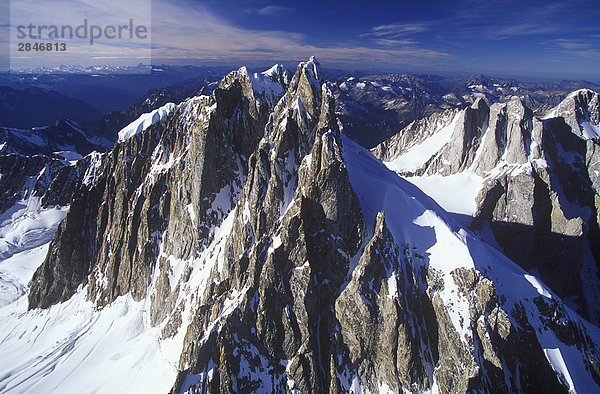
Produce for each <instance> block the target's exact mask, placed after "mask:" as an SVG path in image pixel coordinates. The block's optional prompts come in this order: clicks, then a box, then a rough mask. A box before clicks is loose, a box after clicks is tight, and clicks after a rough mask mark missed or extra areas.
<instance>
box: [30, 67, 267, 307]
mask: <svg viewBox="0 0 600 394" xmlns="http://www.w3.org/2000/svg"><path fill="white" fill-rule="evenodd" d="M259 104H260V102H259V101H257V100H256V99H255V97H254V96H253V92H252V86H251V85H250V82H249V79H248V74H247V72H246V71H245V69H241V70H240V71H238V72H234V73H232V74H230V75H229V76H227V77H226V78H225V79H224V80H223V81H222V83H221V86H220V87H219V88H218V89H217V90H215V92H214V93H213V95H212V96H210V97H206V96H201V97H198V98H194V99H190V100H188V101H186V102H185V103H183V104H182V105H181V106H180V107H179V108H178V109H177V110H176V111H175V113H174V114H173V115H172V116H171V117H169V118H167V119H166V120H165V121H164V122H160V123H158V124H155V125H153V126H151V127H150V128H148V129H147V130H146V131H145V132H144V133H142V134H140V135H138V136H135V137H133V138H131V139H129V140H127V141H125V142H123V143H120V144H118V145H117V146H116V147H115V148H114V149H113V150H112V151H111V152H109V153H107V154H105V155H102V156H99V157H97V161H96V162H95V163H94V164H93V165H92V166H90V168H89V169H88V174H87V175H86V176H85V179H84V181H83V182H82V183H81V184H80V185H79V187H78V190H77V192H76V195H77V197H76V198H75V199H74V201H73V203H72V204H71V208H70V211H69V214H68V215H67V217H66V218H65V220H64V221H63V223H62V224H61V227H60V228H59V230H58V233H57V236H56V237H55V242H54V243H53V244H52V246H51V247H50V251H49V253H48V257H47V259H46V261H45V262H44V264H43V265H42V267H40V269H39V270H38V271H37V273H36V274H35V275H34V279H33V282H32V289H31V292H30V306H31V307H38V306H41V307H47V306H49V305H51V304H52V303H54V302H56V301H59V300H65V299H68V298H69V297H70V296H71V295H72V294H73V292H74V290H75V289H76V288H77V286H78V285H79V284H81V283H87V282H88V281H89V282H90V285H89V287H88V289H89V292H90V297H91V298H92V299H94V300H96V301H97V302H98V304H99V305H103V304H106V303H108V302H111V301H112V300H114V298H115V297H117V296H119V295H123V294H126V293H128V292H131V293H132V295H133V296H134V297H135V298H136V299H141V298H143V297H145V296H146V293H147V288H148V286H149V284H150V280H151V274H152V271H153V268H154V262H155V260H156V259H157V258H158V257H159V255H161V254H166V255H168V256H170V255H172V254H173V253H172V252H174V251H177V253H175V254H174V255H176V256H178V257H179V258H182V259H186V258H189V257H190V256H194V255H195V254H196V253H197V252H198V249H197V248H198V247H199V246H200V245H198V244H202V243H203V242H206V239H207V238H208V235H209V234H208V229H209V228H210V227H211V226H213V225H214V224H215V223H218V220H220V219H222V215H223V210H225V209H227V210H229V209H230V207H229V204H230V201H229V199H230V198H234V197H235V190H236V189H239V188H240V187H241V182H242V178H243V176H244V174H245V164H246V159H245V158H246V157H248V156H249V154H250V152H251V149H252V146H254V145H256V142H257V141H258V139H260V136H261V135H262V129H263V127H264V123H265V122H266V118H267V116H268V114H269V111H268V108H266V107H265V108H263V109H260V108H257V107H258V106H259ZM214 147H218V149H214ZM221 191H223V193H222V194H223V195H224V197H223V198H222V200H223V201H217V202H216V203H214V200H215V194H217V193H219V192H221ZM190 217H191V218H193V219H194V220H192V221H190V220H189V218H190ZM163 239H164V242H163ZM168 264H169V262H168V261H167V260H166V259H164V258H160V259H159V266H165V265H166V266H168ZM75 267H76V268H75ZM166 271H167V270H165V271H164V272H163V275H162V276H159V277H158V278H157V279H156V280H157V281H158V283H159V287H160V288H161V289H167V290H163V291H160V292H159V293H161V294H160V295H157V296H156V297H157V299H158V298H164V297H165V296H166V294H167V293H170V290H168V279H166V278H167V274H166ZM71 272H72V273H73V274H71ZM161 296H162V297H161ZM161 301H162V299H161ZM157 313H158V312H157Z"/></svg>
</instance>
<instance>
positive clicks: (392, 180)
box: [343, 137, 600, 393]
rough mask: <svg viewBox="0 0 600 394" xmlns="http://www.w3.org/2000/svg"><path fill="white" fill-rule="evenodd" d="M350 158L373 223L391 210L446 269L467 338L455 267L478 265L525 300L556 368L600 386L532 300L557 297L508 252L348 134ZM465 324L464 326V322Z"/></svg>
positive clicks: (506, 291) (454, 313) (397, 229)
mask: <svg viewBox="0 0 600 394" xmlns="http://www.w3.org/2000/svg"><path fill="white" fill-rule="evenodd" d="M343 146H344V149H343V152H344V159H345V161H346V165H347V168H348V173H349V176H350V181H351V183H352V186H353V188H354V190H355V191H356V193H357V195H358V197H359V200H360V201H361V209H362V211H363V214H364V215H365V219H366V225H367V228H373V224H374V222H375V218H376V215H377V213H378V212H379V211H385V217H386V222H387V225H388V228H389V229H390V232H391V233H392V235H393V237H394V240H395V242H396V243H397V244H398V245H403V244H406V245H409V246H411V247H416V248H417V249H418V250H419V251H421V253H422V252H425V254H426V260H427V262H426V264H427V265H428V267H429V268H433V269H435V270H437V271H439V272H440V273H442V278H443V281H444V287H443V289H442V290H439V291H438V295H440V296H441V298H442V299H443V301H444V304H445V305H446V306H447V308H448V312H449V314H450V317H451V320H452V322H453V324H454V326H455V328H456V329H457V331H458V332H459V333H460V334H461V339H462V340H463V341H465V343H467V342H466V339H465V337H472V334H471V328H470V327H469V326H468V322H469V321H470V312H469V303H468V300H467V299H466V298H465V297H464V296H463V295H461V294H460V292H459V291H458V288H457V287H456V285H455V283H454V280H453V278H452V275H451V271H453V270H454V269H456V268H459V267H463V268H467V269H475V270H476V271H478V272H479V273H480V274H481V275H482V276H483V277H485V278H487V279H489V280H491V281H492V282H493V283H494V286H495V288H496V291H497V293H498V295H499V296H503V295H504V296H506V299H507V303H506V304H505V305H506V306H507V307H508V308H509V309H511V310H512V309H513V308H514V306H515V305H516V304H518V303H522V304H523V306H524V307H525V309H526V312H527V316H528V319H529V321H530V323H531V324H532V325H533V327H534V328H535V333H536V335H537V337H538V340H539V342H540V344H541V345H542V348H543V349H544V353H545V354H546V357H547V358H548V361H549V362H550V364H551V365H552V367H553V369H554V370H555V371H557V372H559V374H561V375H562V377H563V381H564V382H565V384H567V385H568V386H569V388H570V391H571V392H582V393H586V392H593V391H595V390H597V388H598V386H597V384H596V383H595V382H594V380H593V379H592V377H591V376H590V375H589V374H588V373H586V367H585V364H584V362H583V358H582V354H581V353H580V352H579V351H578V349H577V348H576V347H573V346H568V345H566V344H564V343H563V342H561V341H560V340H558V339H557V337H556V335H555V334H554V332H553V331H551V330H550V329H548V328H547V327H546V325H545V324H544V323H543V321H542V317H541V316H540V313H539V311H538V309H537V307H536V305H535V304H534V302H533V301H532V300H533V299H534V298H535V297H538V296H541V297H543V298H546V299H550V298H552V299H557V300H558V297H557V296H556V295H554V294H553V293H552V292H551V291H550V290H549V289H548V288H547V287H546V286H545V285H544V284H543V283H541V282H539V281H537V280H536V279H535V278H533V277H532V276H531V275H529V274H528V273H527V272H526V271H524V270H523V269H521V268H520V267H519V266H517V265H516V264H515V263H513V262H512V261H510V260H509V259H508V258H507V257H505V256H504V255H502V254H501V253H500V252H498V251H497V250H495V249H493V248H492V247H491V246H489V245H487V244H485V243H484V242H483V241H480V240H479V239H478V238H477V237H476V236H475V235H473V234H472V233H471V232H470V231H469V230H466V229H464V228H462V227H461V226H460V225H459V224H457V223H456V222H455V221H454V220H452V218H451V217H450V216H449V215H448V214H447V213H446V212H445V211H444V210H443V209H442V208H441V207H440V206H439V205H438V204H437V203H436V202H435V201H434V200H433V199H432V198H430V197H429V196H427V195H425V194H424V193H423V192H422V191H421V190H420V189H418V188H417V187H416V186H414V185H413V184H411V183H410V182H408V181H407V180H405V179H403V178H401V177H400V176H398V175H397V174H396V173H394V172H393V171H391V170H390V169H388V168H386V166H385V165H384V164H383V163H382V162H381V161H379V160H378V159H376V158H375V157H374V156H373V155H372V154H371V153H370V152H369V151H367V150H366V149H364V148H362V147H360V146H359V145H357V144H356V143H354V142H353V141H351V140H349V139H348V138H345V137H344V138H343ZM567 313H568V315H569V318H570V319H572V320H573V321H575V322H578V323H580V324H582V325H583V326H585V327H586V329H587V330H588V332H589V333H590V335H591V336H592V338H591V339H592V341H593V342H594V343H600V330H599V329H598V328H596V327H594V326H592V325H591V324H589V323H588V322H586V321H584V320H583V319H581V318H580V317H579V316H578V315H577V314H575V313H574V312H572V311H570V310H569V309H567ZM463 324H464V325H463Z"/></svg>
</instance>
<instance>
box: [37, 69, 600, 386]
mask: <svg viewBox="0 0 600 394" xmlns="http://www.w3.org/2000/svg"><path fill="white" fill-rule="evenodd" d="M278 70H279V69H278V68H276V70H273V69H272V70H270V71H272V72H271V73H267V74H264V73H263V76H264V77H266V78H268V81H270V82H272V83H279V84H280V85H279V86H282V89H281V95H278V94H277V93H276V92H277V91H278V89H258V88H257V87H256V86H255V85H258V86H265V85H263V83H264V82H267V81H266V80H265V79H264V78H263V77H261V76H258V75H254V76H251V75H248V73H247V72H246V71H245V69H240V70H239V71H237V72H234V73H232V74H230V75H229V76H227V77H226V78H225V79H224V80H223V81H222V82H221V85H220V87H219V88H218V89H216V90H215V92H214V93H213V95H212V96H211V97H205V96H203V97H198V98H194V99H191V100H189V101H187V102H185V103H183V104H182V105H181V106H179V107H178V109H177V110H176V111H175V112H174V113H173V114H172V115H171V116H169V117H168V118H167V119H165V120H164V121H162V122H159V123H156V124H155V125H153V126H151V127H150V128H149V129H147V130H146V131H144V132H143V133H141V134H139V135H136V136H134V137H132V138H131V139H129V140H127V141H124V142H123V143H120V144H118V145H117V146H116V147H115V148H114V149H113V150H112V151H111V152H109V153H107V154H105V155H102V156H98V157H97V160H96V161H95V162H94V163H90V164H89V165H88V166H87V167H86V173H85V174H84V176H83V180H82V181H81V183H80V184H78V185H77V191H76V197H75V199H74V201H73V203H72V204H71V210H70V212H69V213H68V215H67V217H66V218H65V220H64V221H63V222H62V223H61V226H60V228H59V230H58V231H57V233H56V236H55V238H54V240H53V242H52V244H51V246H50V249H49V252H48V256H47V258H46V260H45V261H44V263H43V265H42V266H41V267H40V269H38V271H37V272H36V274H35V276H34V279H33V283H32V290H31V293H30V307H31V308H36V307H46V306H48V305H50V304H52V303H55V302H59V301H61V300H64V299H67V298H68V297H70V296H71V295H72V294H73V292H74V291H75V290H76V288H77V286H79V285H81V284H83V285H84V286H85V289H86V290H85V291H88V295H89V298H90V299H92V300H93V301H94V302H96V305H98V306H99V307H102V306H104V305H106V304H108V303H110V302H111V301H113V300H115V299H116V298H117V297H118V296H120V295H123V294H126V293H131V294H132V296H133V297H134V298H135V299H138V300H139V299H144V298H145V299H146V300H147V301H148V305H149V306H150V309H151V312H150V317H151V320H152V323H153V324H154V325H156V326H159V327H161V329H162V339H163V340H165V339H167V338H170V340H173V341H174V342H176V343H180V344H181V349H182V350H181V357H180V363H179V374H178V377H177V380H176V382H174V386H173V390H172V391H173V392H214V393H216V392H326V391H329V392H336V393H337V392H351V391H353V392H358V391H361V390H363V391H378V390H384V391H385V390H389V391H395V392H398V391H401V390H405V391H426V390H429V391H440V392H473V391H483V392H490V391H500V392H503V391H507V392H511V391H525V392H527V391H529V392H533V391H535V390H539V389H541V390H544V391H547V392H566V391H568V389H574V387H577V388H578V389H579V388H580V387H589V388H592V389H596V388H597V387H598V384H600V376H599V375H598V368H597V365H598V361H597V360H599V359H600V351H599V350H598V348H597V345H596V344H597V343H598V342H600V338H599V337H598V335H597V334H596V332H595V331H593V330H592V329H591V328H590V325H589V324H588V323H586V322H584V321H583V320H582V319H581V318H580V317H578V316H577V315H576V314H575V313H572V312H570V311H568V310H567V309H565V308H564V307H563V305H562V304H561V303H560V301H557V300H554V299H551V298H549V297H548V295H547V294H546V293H544V292H547V290H545V288H544V287H543V285H540V284H537V286H538V287H536V286H534V285H532V283H530V282H529V281H528V279H527V277H526V276H525V275H524V272H522V271H521V270H519V269H518V267H516V266H514V264H513V263H511V262H510V261H509V260H508V259H506V258H505V257H504V256H502V255H500V254H499V253H496V252H495V251H494V250H493V249H491V248H489V247H487V246H486V245H484V244H483V243H482V242H481V241H479V240H478V239H477V238H475V237H474V236H473V235H472V234H470V233H468V232H467V231H465V230H464V229H459V228H456V226H455V225H454V224H452V223H451V222H450V221H447V220H446V219H445V217H444V212H442V211H441V210H439V208H438V207H436V206H434V204H432V203H431V202H430V200H429V199H428V198H427V197H426V196H425V195H423V194H422V193H421V192H420V191H419V190H418V189H416V188H414V187H412V186H411V185H410V184H409V183H407V182H405V181H403V180H402V179H400V178H399V177H397V176H396V175H395V174H393V173H391V172H390V171H388V170H386V169H385V168H384V167H383V165H382V164H381V163H380V162H379V161H377V160H375V159H374V158H373V157H372V156H371V155H370V154H369V153H368V152H367V151H366V150H364V149H362V148H360V147H359V146H357V145H356V144H354V143H353V142H352V141H350V140H348V139H345V137H344V136H342V134H341V132H340V127H339V124H338V122H337V119H336V116H335V100H334V99H333V96H332V95H331V92H330V89H329V87H328V86H327V84H326V83H325V81H324V79H323V75H322V71H321V69H320V66H319V64H318V62H317V61H316V60H314V59H313V58H311V59H310V60H309V61H308V62H305V63H301V64H300V65H299V66H298V68H297V70H296V72H295V74H294V76H293V78H291V80H289V79H288V80H286V79H285V78H282V77H280V76H281V75H282V74H281V72H279V71H278ZM273 75H279V76H275V77H272V76H273ZM288 81H289V86H285V85H286V84H287V83H288ZM281 83H283V85H281ZM261 92H262V93H261ZM269 92H271V93H273V92H275V94H274V95H270V94H271V93H269ZM266 93H268V94H266ZM269 97H270V98H269ZM273 105H274V107H273ZM488 110H489V108H487V105H485V103H483V102H479V103H478V104H477V106H476V107H474V108H472V110H471V111H470V112H469V114H468V115H464V116H463V117H461V118H460V119H461V122H462V123H461V124H463V125H468V126H469V130H471V134H470V135H472V136H473V138H475V137H477V138H480V137H481V133H482V128H484V127H483V125H484V123H485V122H484V120H485V118H486V116H487V115H485V116H484V115H482V114H485V113H486V111H488ZM457 119H458V118H457ZM455 131H456V129H453V130H452V132H455ZM478 141H479V140H477V141H476V142H468V141H467V139H465V138H463V139H462V140H461V141H460V142H457V144H456V145H455V147H456V149H458V150H459V151H460V152H461V155H462V157H463V159H464V160H463V162H462V163H460V164H459V165H456V166H453V165H447V164H446V163H443V162H441V161H440V163H442V164H441V165H444V166H448V167H447V168H448V171H458V170H460V168H462V167H464V166H467V165H469V164H468V163H474V162H475V161H476V154H475V153H474V152H476V150H477V146H478V145H479V142H478ZM214 147H218V148H219V149H214ZM570 345H575V346H574V347H573V348H576V349H577V350H574V351H573V353H570V358H568V360H567V363H568V366H569V368H570V370H575V369H576V368H579V371H581V374H580V375H578V376H577V380H576V383H574V382H573V381H572V379H571V377H570V376H565V375H564V374H563V370H561V369H560V368H561V367H560V363H558V362H557V361H556V360H555V358H552V357H549V356H547V355H546V353H545V352H546V351H548V349H553V348H552V346H556V347H557V349H558V348H560V349H562V350H564V349H565V346H570ZM523 349H527V350H526V351H523ZM553 354H554V353H553Z"/></svg>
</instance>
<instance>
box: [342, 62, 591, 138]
mask: <svg viewBox="0 0 600 394" xmlns="http://www.w3.org/2000/svg"><path fill="white" fill-rule="evenodd" d="M581 88H588V89H590V90H595V91H596V92H599V91H600V90H599V89H600V88H599V87H598V85H595V84H593V83H590V82H585V81H561V82H547V83H523V82H517V81H515V80H512V79H501V78H493V77H486V76H481V75H476V76H471V77H468V78H445V77H441V76H428V75H423V76H417V75H409V74H384V75H362V76H358V77H353V76H350V77H348V76H344V77H339V78H336V79H334V80H333V86H332V90H333V92H334V96H335V97H336V101H337V115H338V117H339V118H340V120H341V121H342V122H343V123H344V125H345V126H346V128H345V132H346V133H347V135H349V136H350V137H351V138H352V139H354V140H355V141H357V142H358V143H360V144H361V145H363V146H365V147H367V148H372V147H374V146H375V145H377V144H379V143H381V142H383V141H385V140H387V139H388V138H390V137H391V136H393V135H395V134H396V133H398V132H399V131H400V130H402V129H403V128H404V127H406V126H408V124H410V123H411V122H413V121H416V120H419V119H423V118H426V117H429V116H431V115H433V114H434V113H441V112H443V111H445V110H448V109H464V108H466V107H469V106H470V105H472V104H473V103H474V102H475V101H477V99H480V98H482V99H485V100H486V101H487V102H488V103H504V102H508V101H510V100H511V98H512V97H515V96H516V97H519V98H520V99H521V101H523V103H524V104H525V105H526V106H527V107H528V108H531V109H532V110H533V111H534V113H535V114H536V115H537V116H541V115H543V114H545V113H546V112H547V111H549V110H551V109H552V108H554V107H555V106H556V105H558V104H559V103H560V102H561V101H562V100H563V99H564V98H566V96H567V95H568V94H569V93H571V92H572V91H574V90H577V89H581Z"/></svg>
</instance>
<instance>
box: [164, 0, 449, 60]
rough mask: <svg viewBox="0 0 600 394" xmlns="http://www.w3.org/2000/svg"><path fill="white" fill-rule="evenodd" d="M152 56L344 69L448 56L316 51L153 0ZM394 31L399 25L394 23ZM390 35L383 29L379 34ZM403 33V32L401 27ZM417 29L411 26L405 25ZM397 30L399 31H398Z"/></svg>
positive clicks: (187, 6)
mask: <svg viewBox="0 0 600 394" xmlns="http://www.w3.org/2000/svg"><path fill="white" fill-rule="evenodd" d="M153 14H154V15H156V18H155V19H154V20H153V26H152V28H153V36H152V37H153V47H154V49H153V58H155V59H201V60H213V61H219V62H221V63H227V62H230V63H234V62H235V63H239V62H264V61H267V60H268V61H297V60H302V59H306V58H308V57H309V56H312V55H314V56H316V57H317V58H318V59H320V60H321V61H323V62H328V63H330V64H333V63H335V64H336V65H348V66H353V67H356V66H359V67H362V66H381V65H386V66H388V65H397V66H409V67H422V66H424V65H427V66H431V65H432V64H438V65H439V66H440V67H444V66H443V63H444V62H442V60H443V59H447V58H448V56H449V55H448V54H446V53H444V52H439V51H435V50H430V49H425V48H414V47H411V48H402V49H387V50H384V49H376V48H369V47H365V46H352V45H345V44H343V43H342V44H340V45H338V46H333V47H320V46H316V45H312V44H309V43H305V36H304V35H302V34H298V33H289V32H282V31H262V30H249V29H242V28H239V27H236V26H233V25H232V24H230V23H227V22H226V21H224V20H222V19H220V18H218V17H216V16H215V15H213V14H212V13H211V12H209V11H208V10H207V9H205V8H203V7H201V6H199V5H198V4H197V3H186V2H185V1H183V2H180V3H177V4H172V3H169V2H167V1H166V0H156V1H155V2H153ZM396 27H397V28H398V25H396ZM383 30H385V31H391V30H392V28H390V27H381V28H380V29H379V30H378V31H383ZM400 30H402V29H400ZM404 30H405V31H409V30H410V31H415V30H418V28H417V27H416V25H415V26H413V27H407V26H405V29H404ZM396 32H398V29H396Z"/></svg>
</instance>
